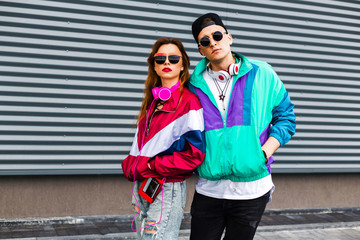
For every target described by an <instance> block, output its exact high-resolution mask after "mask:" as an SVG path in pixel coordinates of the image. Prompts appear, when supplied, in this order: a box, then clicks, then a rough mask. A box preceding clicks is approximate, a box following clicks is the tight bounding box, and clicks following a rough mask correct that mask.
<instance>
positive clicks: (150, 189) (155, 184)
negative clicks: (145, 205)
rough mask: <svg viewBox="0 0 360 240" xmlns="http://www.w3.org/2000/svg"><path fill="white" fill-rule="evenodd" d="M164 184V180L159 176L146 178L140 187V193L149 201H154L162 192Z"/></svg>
mask: <svg viewBox="0 0 360 240" xmlns="http://www.w3.org/2000/svg"><path fill="white" fill-rule="evenodd" d="M163 184H164V181H162V180H160V179H158V178H148V179H145V180H144V182H143V183H142V184H141V187H140V189H139V195H140V196H142V197H143V198H145V199H146V201H148V202H149V203H152V202H153V201H154V200H155V198H156V196H157V195H158V193H159V192H160V189H161V187H162V186H163Z"/></svg>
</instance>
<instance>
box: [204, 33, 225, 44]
mask: <svg viewBox="0 0 360 240" xmlns="http://www.w3.org/2000/svg"><path fill="white" fill-rule="evenodd" d="M222 38H223V33H222V32H220V31H216V32H213V34H212V39H214V40H215V41H217V42H219V41H221V39H222ZM200 45H201V46H203V47H207V46H209V45H210V38H209V37H207V36H205V37H202V38H201V39H200Z"/></svg>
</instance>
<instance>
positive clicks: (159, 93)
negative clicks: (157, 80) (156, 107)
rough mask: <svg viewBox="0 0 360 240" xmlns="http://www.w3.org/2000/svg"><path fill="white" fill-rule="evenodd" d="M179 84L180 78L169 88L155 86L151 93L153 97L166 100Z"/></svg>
mask: <svg viewBox="0 0 360 240" xmlns="http://www.w3.org/2000/svg"><path fill="white" fill-rule="evenodd" d="M179 86H180V80H179V81H178V82H177V83H176V84H175V85H174V86H172V87H171V88H168V87H155V88H153V89H152V94H153V96H154V98H155V100H157V99H159V98H160V99H161V100H162V101H167V100H169V99H170V97H171V93H172V92H174V91H175V90H176V89H177V88H178V87H179Z"/></svg>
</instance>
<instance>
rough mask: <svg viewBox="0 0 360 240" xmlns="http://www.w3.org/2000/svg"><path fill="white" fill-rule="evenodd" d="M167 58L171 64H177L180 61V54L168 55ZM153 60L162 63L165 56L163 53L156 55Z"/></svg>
mask: <svg viewBox="0 0 360 240" xmlns="http://www.w3.org/2000/svg"><path fill="white" fill-rule="evenodd" d="M167 58H168V59H169V62H170V63H171V64H177V63H178V62H179V61H180V58H181V56H179V55H169V56H168V57H167ZM154 60H155V62H156V63H157V64H164V63H165V61H166V56H165V55H156V56H155V57H154Z"/></svg>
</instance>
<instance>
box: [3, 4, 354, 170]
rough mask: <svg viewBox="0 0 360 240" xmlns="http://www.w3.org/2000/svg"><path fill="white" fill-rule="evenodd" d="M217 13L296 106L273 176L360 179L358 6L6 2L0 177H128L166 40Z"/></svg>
mask: <svg viewBox="0 0 360 240" xmlns="http://www.w3.org/2000/svg"><path fill="white" fill-rule="evenodd" d="M206 12H217V13H218V14H219V15H221V16H222V17H223V19H224V22H225V24H226V25H227V26H228V29H229V30H230V32H231V33H232V35H233V37H234V38H235V42H234V44H233V46H232V49H233V50H235V51H238V52H241V53H243V54H244V55H246V56H247V57H250V58H257V59H261V60H266V61H268V62H269V63H270V64H271V65H273V66H274V68H275V70H276V71H277V72H278V74H279V76H280V77H281V79H282V80H283V81H284V83H285V86H286V87H287V89H288V91H289V92H290V95H291V97H292V100H293V102H294V103H295V104H296V114H297V123H298V125H297V133H296V136H295V137H294V138H293V139H292V141H291V143H289V144H288V145H287V146H286V147H284V148H283V149H281V150H279V151H278V152H277V154H276V160H277V161H276V163H275V164H274V165H273V171H274V172H324V171H325V172H327V171H328V172H359V171H360V148H359V146H360V121H359V120H360V111H359V110H360V79H359V76H360V75H359V73H360V60H359V59H360V44H359V43H360V41H359V33H360V17H359V12H360V2H359V1H331V0H327V1H315V0H313V1H310V0H309V1H296V2H294V1H290V0H280V1H256V2H254V1H250V0H248V1H222V2H219V1H180V2H179V1H177V0H170V1H123V0H102V1H101V0H98V1H95V0H88V1H80V0H78V1H70V0H58V1H40V0H29V1H20V0H9V1H3V0H0V46H1V53H0V111H1V112H0V131H1V133H0V174H1V175H11V174H98V173H99V174H106V173H107V174H110V173H121V164H120V163H121V160H122V159H123V158H124V157H125V156H126V155H127V154H128V152H129V149H130V145H131V141H132V138H133V134H134V129H133V126H134V124H135V115H136V114H137V113H138V110H139V107H140V103H141V99H142V96H143V94H142V88H143V83H144V80H145V78H146V72H147V65H146V58H147V55H148V53H149V52H150V48H151V46H152V44H153V43H154V42H155V40H156V39H157V38H159V37H163V36H165V37H177V38H179V39H180V40H182V41H183V43H184V45H185V47H186V48H187V50H188V53H189V56H190V57H191V59H192V64H191V65H192V68H191V71H192V69H193V68H194V66H195V63H196V62H198V61H199V60H200V59H201V56H200V54H199V53H198V51H197V47H196V44H195V42H194V41H193V39H192V35H191V23H192V21H193V20H195V18H196V17H198V16H199V15H200V14H202V13H206Z"/></svg>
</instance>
